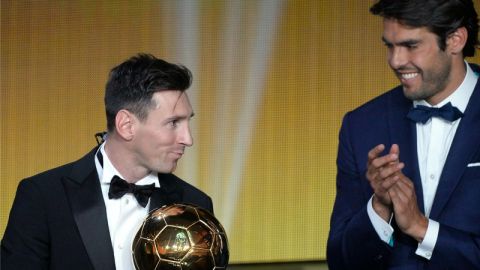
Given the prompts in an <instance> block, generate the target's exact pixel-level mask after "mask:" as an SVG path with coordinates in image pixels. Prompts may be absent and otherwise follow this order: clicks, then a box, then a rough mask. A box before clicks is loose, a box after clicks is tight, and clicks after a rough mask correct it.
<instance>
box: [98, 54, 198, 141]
mask: <svg viewBox="0 0 480 270" xmlns="http://www.w3.org/2000/svg"><path fill="white" fill-rule="evenodd" d="M191 83H192V74H191V72H190V70H189V69H188V68H186V67H184V66H182V65H176V64H171V63H168V62H166V61H164V60H161V59H158V58H156V57H155V56H153V55H151V54H138V55H136V56H133V57H131V58H130V59H128V60H127V61H125V62H123V63H121V64H120V65H118V66H116V67H114V68H113V69H112V70H111V71H110V74H109V78H108V81H107V85H106V87H105V110H106V114H107V129H108V131H113V130H114V129H115V117H116V115H117V113H118V112H119V111H120V110H122V109H125V110H128V111H129V112H131V113H133V114H134V115H135V116H136V117H137V118H138V119H139V120H140V121H143V120H145V119H146V118H147V116H148V113H149V111H150V110H151V109H152V108H153V107H155V106H156V104H155V102H154V101H153V100H152V96H153V94H154V93H155V92H158V91H165V90H179V91H182V92H183V91H185V90H187V89H188V88H189V87H190V85H191Z"/></svg>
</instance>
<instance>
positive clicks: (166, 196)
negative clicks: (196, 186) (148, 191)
mask: <svg viewBox="0 0 480 270" xmlns="http://www.w3.org/2000/svg"><path fill="white" fill-rule="evenodd" d="M173 177H174V176H173V175H172V174H162V173H159V174H158V181H159V182H160V188H159V189H156V190H155V191H154V192H153V194H152V197H151V198H150V209H149V210H150V211H152V210H155V209H157V208H160V207H162V206H164V205H168V204H172V203H178V202H182V192H181V190H180V189H179V188H178V186H176V185H175V184H174V182H175V181H174V179H172V178H173Z"/></svg>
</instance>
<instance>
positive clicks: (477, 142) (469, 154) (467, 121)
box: [430, 82, 480, 219]
mask: <svg viewBox="0 0 480 270" xmlns="http://www.w3.org/2000/svg"><path fill="white" fill-rule="evenodd" d="M479 148H480V85H479V83H478V82H477V85H476V86H475V90H474V92H473V94H472V96H471V97H470V101H469V103H468V106H467V108H466V109H465V113H464V117H463V118H462V120H460V124H459V125H458V128H457V132H456V133H455V137H454V138H453V142H452V146H451V147H450V151H449V152H448V156H447V160H446V161H445V165H444V166H443V171H442V176H441V177H440V182H439V184H438V188H437V193H436V194H435V200H434V201H433V206H432V212H431V215H430V217H431V218H433V219H435V218H437V217H438V216H439V215H440V213H441V211H442V209H443V208H444V207H445V204H446V203H447V201H448V200H449V199H450V197H451V195H452V192H453V191H454V189H455V187H456V186H457V184H458V183H459V181H460V180H461V178H462V175H463V173H464V172H465V169H466V168H467V165H468V163H469V161H471V159H472V158H473V155H474V154H475V153H476V152H477V151H478V149H479Z"/></svg>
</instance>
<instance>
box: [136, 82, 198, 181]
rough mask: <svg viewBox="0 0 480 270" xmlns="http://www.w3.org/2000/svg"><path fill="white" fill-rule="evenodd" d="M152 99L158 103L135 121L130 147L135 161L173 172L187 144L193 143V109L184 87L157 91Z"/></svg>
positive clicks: (155, 169) (140, 164)
mask: <svg viewBox="0 0 480 270" xmlns="http://www.w3.org/2000/svg"><path fill="white" fill-rule="evenodd" d="M152 100H153V101H154V102H155V103H156V105H155V106H154V107H153V108H152V109H151V110H150V111H149V113H148V116H147V118H146V119H145V120H143V121H136V125H135V135H134V137H133V139H132V141H131V144H132V145H131V146H132V147H131V151H132V152H133V153H132V154H133V156H134V162H135V163H137V164H136V165H138V166H140V167H143V168H144V169H146V170H148V171H154V172H160V173H170V172H173V171H174V170H175V169H176V167H177V161H178V160H179V159H180V158H181V157H182V155H183V154H184V152H185V148H186V147H187V146H191V145H192V144H193V139H192V136H191V134H190V119H191V117H192V116H193V110H192V106H191V105H190V101H189V99H188V96H187V94H186V93H185V92H181V91H175V90H167V91H160V92H156V93H155V94H153V97H152Z"/></svg>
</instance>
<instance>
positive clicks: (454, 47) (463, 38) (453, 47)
mask: <svg viewBox="0 0 480 270" xmlns="http://www.w3.org/2000/svg"><path fill="white" fill-rule="evenodd" d="M467 38H468V31H467V29H466V28H465V27H460V28H458V29H457V30H455V32H453V33H451V34H450V35H449V36H448V37H447V40H446V42H447V48H446V50H447V51H448V52H450V53H452V54H461V53H462V51H463V48H464V47H465V44H466V43H467Z"/></svg>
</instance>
